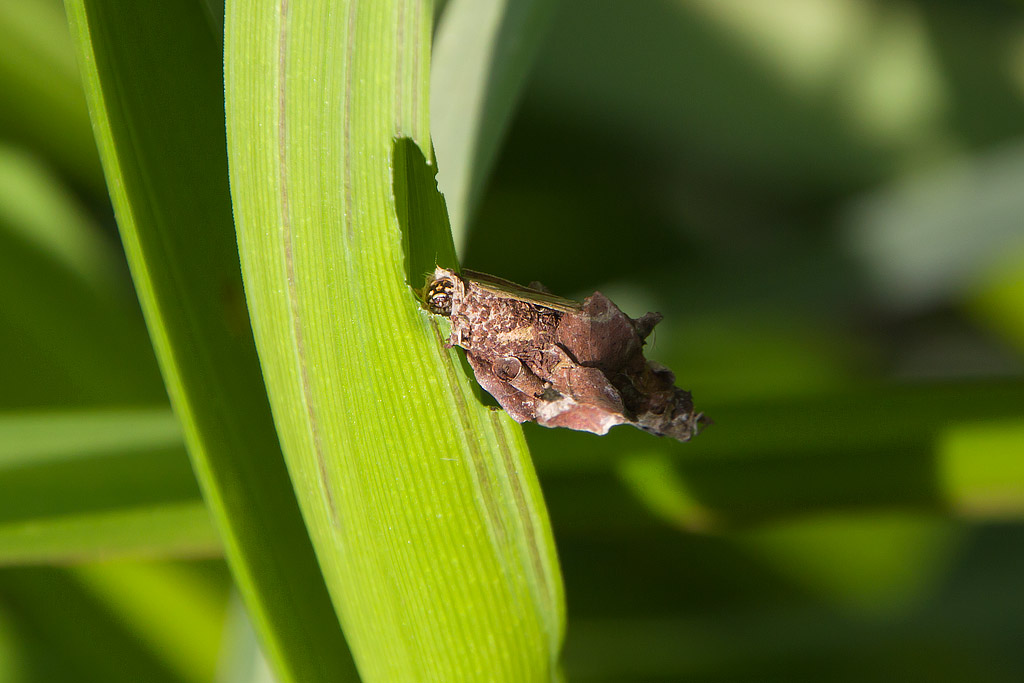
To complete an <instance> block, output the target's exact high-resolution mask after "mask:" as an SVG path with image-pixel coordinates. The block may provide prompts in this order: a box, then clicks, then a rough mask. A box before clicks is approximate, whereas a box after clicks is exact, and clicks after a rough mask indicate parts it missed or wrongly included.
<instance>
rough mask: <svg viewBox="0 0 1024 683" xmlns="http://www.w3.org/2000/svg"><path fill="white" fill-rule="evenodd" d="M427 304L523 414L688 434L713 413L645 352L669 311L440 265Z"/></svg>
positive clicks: (489, 382)
mask: <svg viewBox="0 0 1024 683" xmlns="http://www.w3.org/2000/svg"><path fill="white" fill-rule="evenodd" d="M424 300H425V303H426V307H427V309H428V310H429V311H430V312H431V313H434V314H435V315H443V316H446V317H448V318H449V319H450V320H451V335H450V336H449V338H448V346H449V347H451V346H461V347H462V348H463V349H465V351H466V358H467V360H469V364H470V366H471V367H472V368H473V372H474V374H475V375H476V380H477V382H479V383H480V386H482V387H483V388H484V389H485V390H486V391H487V392H488V393H490V394H491V396H493V397H494V398H495V400H496V401H497V402H498V403H499V404H500V405H501V407H502V408H504V409H505V411H506V412H508V414H509V415H511V416H512V418H513V419H515V420H516V421H517V422H527V421H530V420H536V421H537V423H538V424H541V425H543V426H545V427H568V428H569V429H576V430H580V431H586V432H593V433H594V434H606V433H607V432H608V430H609V429H610V428H611V427H614V426H615V425H619V424H631V425H633V426H634V427H639V428H640V429H643V430H645V431H648V432H651V433H652V434H657V435H659V436H671V437H673V438H675V439H679V440H680V441H688V440H689V439H690V437H691V436H693V435H694V434H696V433H697V432H698V431H699V430H700V428H701V427H702V426H703V425H705V424H706V423H707V422H708V421H707V420H706V419H705V418H704V415H703V413H696V412H694V409H693V400H692V398H691V397H690V392H688V391H684V390H682V389H679V388H678V387H676V386H675V375H673V374H672V371H671V370H669V369H668V368H666V367H664V366H661V365H659V364H657V363H654V362H651V361H648V360H647V359H645V358H644V354H643V345H644V339H646V338H647V336H648V335H649V334H650V333H651V330H653V329H654V326H655V325H657V324H658V322H659V321H660V320H661V314H660V313H648V314H646V315H644V316H641V317H640V318H638V319H636V320H634V319H632V318H630V317H629V316H627V315H626V314H625V313H623V312H622V311H621V310H619V308H618V306H616V305H615V304H613V303H612V302H611V301H610V300H609V299H608V298H607V297H606V296H604V295H603V294H601V293H600V292H595V293H594V294H592V295H591V296H589V297H587V298H586V300H584V301H583V303H582V304H581V303H579V302H576V301H572V300H570V299H563V298H562V297H558V296H555V295H553V294H551V293H550V292H548V291H546V290H545V289H544V288H543V287H542V286H541V285H539V284H536V283H533V284H531V285H530V286H529V287H523V286H522V285H517V284H515V283H513V282H509V281H508V280H503V279H501V278H497V277H494V276H493V275H486V274H484V273H477V272H473V271H468V270H466V271H463V272H462V274H456V273H455V272H454V271H451V270H447V269H445V268H440V267H439V268H437V269H436V270H435V271H434V275H433V277H432V278H431V279H430V281H429V282H428V283H427V286H426V288H425V289H424Z"/></svg>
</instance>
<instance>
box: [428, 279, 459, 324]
mask: <svg viewBox="0 0 1024 683" xmlns="http://www.w3.org/2000/svg"><path fill="white" fill-rule="evenodd" d="M454 291H455V285H454V284H453V283H452V281H451V280H450V279H448V278H441V279H440V280H434V281H433V282H431V283H430V286H429V287H428V288H427V296H426V299H427V310H429V311H430V312H431V313H433V314H434V315H443V316H445V317H447V316H450V315H451V314H452V294H453V293H454Z"/></svg>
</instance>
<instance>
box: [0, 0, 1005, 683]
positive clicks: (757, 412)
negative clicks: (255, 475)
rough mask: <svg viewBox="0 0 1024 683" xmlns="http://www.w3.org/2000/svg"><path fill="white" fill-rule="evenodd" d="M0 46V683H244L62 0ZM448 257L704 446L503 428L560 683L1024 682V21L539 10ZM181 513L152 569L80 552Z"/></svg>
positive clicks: (826, 11) (687, 1)
mask: <svg viewBox="0 0 1024 683" xmlns="http://www.w3.org/2000/svg"><path fill="white" fill-rule="evenodd" d="M214 4H215V3H214ZM0 46H2V49H0V93H3V95H2V96H0V358H2V359H3V360H2V362H0V411H2V412H0V564H2V565H4V568H2V569H0V681H53V680H106V681H110V680H133V681H136V680H168V681H208V680H222V681H228V680H231V681H235V680H237V681H243V680H261V679H265V677H266V676H267V675H268V674H267V673H266V671H265V670H264V669H262V668H260V665H259V663H258V659H257V656H256V654H255V645H254V644H253V637H252V634H251V633H250V632H249V631H248V629H247V626H246V624H245V619H244V615H243V614H242V610H241V609H240V608H239V607H238V606H237V603H236V601H235V600H234V599H233V598H232V597H231V590H230V578H229V576H228V574H227V572H226V570H225V569H224V567H223V565H222V563H221V562H220V561H219V560H217V559H215V558H216V555H217V550H216V542H215V541H214V540H213V538H212V535H211V532H210V530H209V528H208V525H207V524H205V523H204V522H203V521H202V519H201V510H198V507H197V496H198V493H197V489H196V486H195V483H194V481H193V480H192V478H191V473H190V471H189V468H188V462H187V460H186V459H185V456H184V451H183V449H182V447H181V445H180V440H179V438H178V436H177V433H176V431H175V427H174V425H173V422H172V421H171V422H168V420H167V416H166V411H165V409H164V408H165V404H166V398H165V393H164V389H163V385H162V383H161V380H160V377H159V373H158V372H157V369H156V364H155V361H154V360H153V356H152V350H151V348H150V345H149V341H148V337H147V334H146V330H145V326H144V324H143V322H142V319H141V315H140V314H139V310H138V306H137V303H136V302H135V300H134V292H133V290H132V288H131V283H130V280H129V279H128V276H127V269H126V267H125V265H124V260H123V255H122V254H121V252H120V245H119V242H118V239H117V233H116V228H115V226H114V223H113V218H112V213H111V210H110V208H109V202H108V199H107V191H106V188H105V187H104V183H103V178H102V173H101V171H100V168H99V163H98V160H97V158H96V154H95V149H94V147H93V143H92V134H91V130H90V126H89V121H88V115H87V112H86V109H85V104H84V99H83V97H82V94H81V86H80V84H79V80H78V74H77V69H76V66H75V63H74V53H73V49H72V46H71V44H70V39H69V37H68V33H67V28H66V26H65V19H64V16H63V9H62V7H61V5H60V3H59V2H54V1H53V0H31V1H30V0H3V1H2V2H0ZM438 162H439V166H440V167H441V169H442V189H444V187H443V183H444V176H443V172H444V164H445V158H444V156H443V149H440V148H439V150H438ZM462 260H463V263H464V265H465V266H467V267H470V268H474V269H477V270H483V271H487V272H492V273H495V274H498V275H501V276H503V277H507V278H510V279H513V280H518V281H521V282H528V281H530V280H540V281H542V282H544V283H545V284H546V285H547V286H548V287H550V288H551V289H552V290H554V291H556V292H559V293H562V294H566V295H572V296H584V295H586V294H587V293H589V292H591V291H593V290H594V289H600V290H601V291H603V292H605V293H606V294H608V295H609V296H610V297H612V298H613V299H614V300H616V301H617V302H618V303H619V304H620V305H621V306H622V307H623V309H624V310H626V312H627V313H630V314H631V315H633V316H637V315H639V314H641V313H644V312H645V311H648V310H658V311H661V312H663V313H664V314H665V322H663V323H662V324H661V325H660V326H659V327H658V329H657V331H656V334H655V336H654V337H652V340H651V342H650V346H649V351H648V356H649V357H651V358H653V359H656V360H658V361H661V362H663V363H665V364H666V365H668V366H670V367H671V368H672V369H673V370H674V371H675V372H676V374H677V376H678V382H679V384H680V386H682V387H684V388H686V389H689V390H691V391H692V392H693V394H694V398H695V402H696V403H697V406H698V408H700V409H701V410H704V411H705V412H706V413H707V414H708V415H709V416H710V417H712V418H713V419H714V421H715V424H714V425H713V426H712V427H710V428H709V429H708V430H707V431H706V432H705V433H703V434H701V435H700V436H699V437H697V438H696V439H694V440H693V441H692V442H691V443H688V444H675V443H668V442H665V441H664V440H659V439H656V438H654V437H651V436H649V435H646V434H643V433H640V432H638V431H635V430H627V429H626V428H620V429H617V430H614V431H613V432H612V433H611V434H610V435H609V436H607V437H594V436H590V435H586V434H578V433H571V432H565V431H552V430H545V429H542V428H537V427H536V426H533V425H527V426H526V427H525V429H526V432H527V437H528V439H529V441H530V445H531V449H532V452H533V454H534V459H535V461H536V463H537V466H538V469H539V473H540V476H541V480H542V485H543V488H544V493H545V498H546V500H547V502H548V506H549V509H550V512H551V515H552V521H553V524H554V528H555V534H556V537H557V540H558V547H559V552H560V557H561V560H562V566H563V571H564V574H565V581H566V590H567V595H568V602H569V627H568V636H567V641H566V646H565V656H564V664H565V672H566V676H567V679H568V680H570V681H675V680H694V681H768V680H779V681H804V680H806V681H820V680H830V681H831V680H851V681H853V680H856V681H865V680H893V679H896V678H898V677H900V678H902V677H907V678H912V679H923V680H929V681H982V682H985V681H992V682H997V681H1020V680H1024V580H1022V577H1024V525H1022V524H1021V519H1022V516H1024V372H1022V371H1024V5H1022V4H1021V3H1015V2H998V1H996V0H989V1H981V2H972V3H957V2H936V1H931V2H925V1H921V2H905V1H901V2H880V1H879V2H870V1H868V0H766V1H763V2H758V1H755V0H642V1H640V2H631V3H625V2H621V1H619V2H615V1H612V0H588V1H584V0H564V1H563V2H561V3H559V7H558V10H557V11H556V12H555V13H553V17H552V20H551V24H550V26H548V27H547V29H546V34H545V36H544V39H543V42H542V45H541V48H540V52H539V55H538V57H537V60H536V62H535V64H534V66H533V68H532V70H531V72H530V76H529V78H528V80H527V83H526V86H525V90H524V92H523V93H522V97H521V101H520V107H519V109H518V110H517V112H516V114H515V116H514V118H513V120H512V122H511V124H510V126H509V129H508V131H507V135H506V137H505V139H504V142H503V144H502V146H501V147H500V151H499V153H498V155H497V159H496V162H495V165H494V170H493V176H492V177H491V179H490V181H489V182H488V183H487V184H486V186H485V190H484V191H483V194H482V197H481V200H480V202H479V206H478V207H477V210H476V211H475V213H473V214H472V217H471V219H470V220H469V221H468V228H467V231H466V233H465V235H464V236H463V245H462ZM76 418H81V420H82V423H81V424H79V423H78V422H75V420H76ZM59 420H65V421H68V422H64V423H60V422H59ZM140 425H142V426H140ZM133 430H138V433H137V434H136V433H135V432H134V431H133ZM62 434H72V435H74V436H73V437H70V436H69V437H67V438H66V439H62V438H61V435H62ZM83 435H84V436H83ZM183 510H184V511H185V512H181V511H183ZM197 512H198V515H197ZM178 513H181V514H182V515H185V514H187V515H191V517H188V519H192V520H193V523H192V525H184V526H182V529H183V534H182V538H181V539H180V543H179V546H178V547H177V549H176V552H175V553H173V554H174V559H173V561H168V560H166V559H165V558H162V557H153V555H154V552H153V551H152V549H149V548H147V547H146V546H145V543H141V542H140V543H137V544H135V546H131V544H124V546H123V547H124V548H127V550H126V552H125V553H124V554H126V555H129V556H131V558H132V559H131V560H127V559H123V558H122V559H116V560H115V559H107V558H103V557H100V556H98V555H97V553H95V552H94V551H90V550H89V549H88V544H87V543H85V542H84V541H82V539H83V537H87V536H88V533H87V532H83V531H82V529H95V528H97V525H100V524H103V523H107V522H110V521H111V520H118V519H127V520H129V521H130V520H133V519H135V517H133V515H136V514H141V515H150V516H152V515H156V514H167V515H173V514H178ZM168 518H169V519H170V518H171V517H168ZM185 518H186V517H185V516H182V517H173V519H174V520H178V521H177V522H175V523H176V524H180V520H181V519H185ZM147 519H148V517H147ZM40 528H48V529H51V530H52V529H59V530H61V531H59V533H64V534H66V537H67V546H66V548H67V551H66V552H55V551H54V550H53V549H52V548H49V549H46V548H43V549H42V550H41V549H40V548H41V547H42V546H38V545H33V543H34V541H33V538H35V537H34V536H33V534H35V533H36V532H37V531H38V530H39V529H40ZM76 543H82V544H83V545H82V547H79V546H78V545H76ZM83 548H84V549H83ZM165 552H166V547H165V548H164V549H163V551H162V552H160V553H157V554H158V555H163V554H165ZM139 557H143V558H147V559H145V560H139V559H137V558H139ZM190 558H191V559H190ZM83 559H84V560H86V562H85V563H84V564H82V560H83ZM100 560H104V561H100Z"/></svg>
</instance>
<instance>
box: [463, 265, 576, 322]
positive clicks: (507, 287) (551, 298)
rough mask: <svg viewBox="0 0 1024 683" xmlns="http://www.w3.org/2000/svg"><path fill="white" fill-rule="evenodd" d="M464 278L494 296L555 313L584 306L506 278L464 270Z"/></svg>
mask: <svg viewBox="0 0 1024 683" xmlns="http://www.w3.org/2000/svg"><path fill="white" fill-rule="evenodd" d="M462 277H463V278H465V279H466V280H468V281H470V282H472V283H473V284H474V285H476V286H477V287H480V288H481V289H483V290H486V291H488V292H491V293H492V294H496V295H498V296H504V297H507V298H509V299H515V300H516V301H525V302H526V303H529V304H536V305H538V306H543V307H545V308H550V309H552V310H555V311H561V312H562V313H571V312H573V311H579V310H582V308H583V305H582V304H581V303H580V302H578V301H573V300H572V299H566V298H565V297H561V296H556V295H555V294H550V293H549V292H542V291H540V290H539V289H531V288H529V287H524V286H522V285H519V284H516V283H515V282H512V281H511V280H505V279H504V278H500V277H496V276H494V275H488V274H487V273H480V272H477V271H475V270H463V271H462Z"/></svg>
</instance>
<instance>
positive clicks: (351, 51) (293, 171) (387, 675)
mask: <svg viewBox="0 0 1024 683" xmlns="http://www.w3.org/2000/svg"><path fill="white" fill-rule="evenodd" d="M254 9H255V10H256V11H254ZM279 9H281V8H280V6H279V5H278V4H276V3H255V4H254V3H243V2H236V3H229V4H228V13H227V22H226V26H227V30H226V37H227V39H226V50H225V53H226V66H225V68H226V80H227V84H228V88H227V91H228V93H229V98H228V133H229V150H230V162H231V164H230V165H231V174H232V192H233V195H234V199H235V215H236V229H237V230H238V233H239V248H240V254H241V257H242V262H243V274H244V277H245V281H246V293H247V297H248V303H249V306H250V311H251V317H252V320H253V323H254V332H255V335H256V339H257V346H258V348H259V350H260V357H261V361H262V363H263V368H264V375H265V377H266V379H267V386H268V392H269V394H270V396H271V404H272V407H273V409H274V414H275V419H276V421H277V426H278V432H279V434H281V437H282V444H283V446H284V451H285V457H286V460H287V461H288V466H289V471H290V472H291V474H292V477H293V480H294V482H295V486H296V490H297V491H298V493H299V498H300V504H301V505H302V507H303V512H304V515H305V517H306V520H307V524H308V525H309V527H310V530H311V535H312V537H313V539H314V545H315V546H316V548H317V552H318V557H319V560H320V564H321V567H322V569H323V571H324V575H325V578H326V580H327V583H328V586H329V589H330V591H331V595H332V598H333V600H334V604H335V607H336V609H337V610H338V612H339V615H340V617H341V620H342V623H343V625H344V627H345V631H346V636H347V637H348V639H349V642H350V643H351V644H352V648H353V654H354V655H355V657H356V661H357V663H358V665H359V669H360V674H361V675H362V676H363V678H364V680H367V681H393V680H437V681H442V680H466V681H472V680H481V681H483V680H487V681H524V680H548V679H551V678H552V676H553V675H554V670H555V662H556V659H557V654H558V650H559V647H560V642H561V637H562V630H563V622H564V607H563V602H562V587H561V578H560V576H559V574H558V568H557V560H556V558H555V552H554V544H553V541H552V538H551V533H550V528H549V525H548V521H547V516H546V511H545V510H544V507H543V503H542V501H541V499H540V492H539V487H538V485H537V481H536V478H535V476H534V472H533V468H532V465H531V464H530V461H529V456H528V452H527V450H526V446H525V442H524V440H523V437H522V434H521V432H520V430H519V428H518V427H517V426H516V425H515V424H514V423H512V421H511V420H510V419H509V418H508V417H507V416H505V415H502V414H494V413H491V412H490V411H489V410H488V409H487V408H485V407H484V406H482V405H481V404H480V402H479V399H478V398H477V396H476V394H475V391H474V384H473V382H472V380H471V378H470V377H469V376H468V375H467V372H466V371H465V370H464V369H463V367H462V365H461V362H460V359H459V356H458V355H457V354H456V353H454V352H451V351H446V350H444V349H443V347H442V343H441V342H442V340H441V339H440V333H439V330H438V328H437V325H436V323H435V322H434V320H432V318H431V316H429V315H427V314H426V312H425V311H423V310H421V309H420V307H419V304H418V302H417V301H416V298H415V296H414V295H413V293H412V291H411V289H410V285H412V286H416V287H418V286H420V285H421V284H422V280H423V278H424V277H425V276H426V274H427V272H421V271H423V270H424V269H426V268H429V269H430V270H432V268H433V265H434V264H435V263H442V264H444V263H447V264H449V265H454V262H453V259H454V248H453V246H452V242H451V237H450V233H449V232H448V229H447V225H446V220H445V217H444V214H443V212H441V211H439V206H441V205H439V204H438V201H439V200H438V198H437V193H436V187H435V184H434V179H433V175H434V171H433V167H432V162H431V160H430V155H429V154H422V153H413V150H414V149H415V147H417V146H418V147H419V149H426V150H429V149H430V145H429V143H428V140H429V138H428V134H427V101H428V99H427V96H426V88H427V82H428V73H427V70H428V65H429V53H428V46H429V32H430V16H431V12H430V7H429V4H428V3H418V2H375V3H368V2H353V3H348V4H344V5H339V4H338V3H325V2H320V3H316V2H314V3H306V4H304V5H301V6H299V5H291V4H288V5H286V6H284V9H283V10H282V11H280V12H279ZM403 138H407V139H409V140H411V141H413V143H415V144H413V143H409V142H405V141H400V142H399V143H398V144H397V145H396V143H395V140H396V139H403ZM403 228H405V229H404V231H403Z"/></svg>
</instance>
